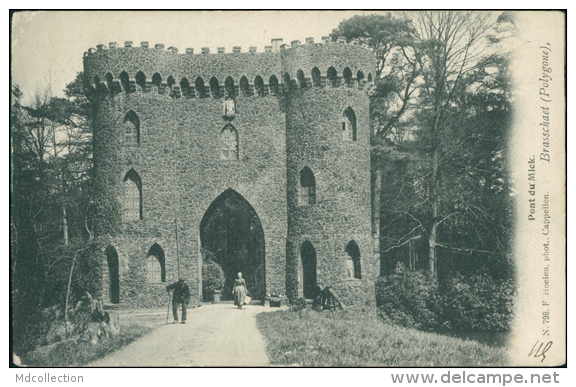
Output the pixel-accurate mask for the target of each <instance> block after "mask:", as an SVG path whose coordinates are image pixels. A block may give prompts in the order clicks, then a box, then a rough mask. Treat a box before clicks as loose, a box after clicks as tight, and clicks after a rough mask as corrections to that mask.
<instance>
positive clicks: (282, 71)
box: [84, 36, 375, 98]
mask: <svg viewBox="0 0 576 387" xmlns="http://www.w3.org/2000/svg"><path fill="white" fill-rule="evenodd" d="M271 43H272V44H271V45H270V46H266V47H265V48H264V52H258V51H257V48H256V47H255V46H251V47H249V49H248V52H242V47H240V46H234V47H233V48H232V51H231V52H226V49H225V47H218V49H217V53H210V49H209V48H208V47H202V48H201V51H200V52H198V53H195V51H194V49H193V48H186V50H185V52H184V53H178V48H176V47H168V48H167V49H165V46H164V44H161V43H158V44H155V45H154V47H153V48H151V47H150V44H149V42H147V41H143V42H140V47H134V45H133V42H131V41H126V42H124V47H122V48H120V47H118V44H117V43H116V42H110V43H109V45H108V46H105V45H103V44H99V45H98V46H97V48H96V49H94V48H91V49H89V50H88V52H86V53H85V54H84V68H85V76H86V84H87V86H88V89H89V90H90V91H91V92H97V93H99V94H100V95H102V96H106V95H109V96H114V95H117V94H119V93H138V92H142V93H157V94H161V95H167V96H170V97H173V98H180V97H186V98H207V97H213V98H219V97H226V96H229V97H236V96H251V95H258V96H266V95H277V94H282V93H288V92H292V91H296V90H306V89H313V88H356V89H359V90H367V89H368V88H369V87H370V85H372V82H373V73H374V72H375V57H374V54H373V52H372V50H370V49H367V46H365V45H360V44H359V43H358V41H355V40H354V41H351V42H349V43H348V42H346V39H345V38H343V37H340V38H338V40H337V41H331V40H330V38H329V37H327V36H325V37H323V38H322V42H321V43H315V42H314V39H313V38H306V40H305V43H304V44H302V43H301V42H300V41H299V40H293V41H292V42H290V45H287V44H283V40H282V39H272V42H271Z"/></svg>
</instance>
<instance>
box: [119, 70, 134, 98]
mask: <svg viewBox="0 0 576 387" xmlns="http://www.w3.org/2000/svg"><path fill="white" fill-rule="evenodd" d="M120 83H121V84H122V88H123V89H124V92H125V93H130V92H131V91H132V90H130V77H129V76H128V73H127V72H126V71H122V72H121V73H120Z"/></svg>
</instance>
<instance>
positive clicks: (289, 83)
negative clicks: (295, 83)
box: [284, 73, 292, 93]
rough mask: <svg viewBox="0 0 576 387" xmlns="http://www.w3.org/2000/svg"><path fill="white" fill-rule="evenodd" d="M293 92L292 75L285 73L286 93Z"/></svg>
mask: <svg viewBox="0 0 576 387" xmlns="http://www.w3.org/2000/svg"><path fill="white" fill-rule="evenodd" d="M291 90H292V80H291V79H290V74H288V73H284V92H285V93H289V92H290V91H291Z"/></svg>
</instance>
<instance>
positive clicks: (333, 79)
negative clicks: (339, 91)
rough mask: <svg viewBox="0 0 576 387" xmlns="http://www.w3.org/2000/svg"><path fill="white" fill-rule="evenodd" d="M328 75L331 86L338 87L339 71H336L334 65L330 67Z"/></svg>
mask: <svg viewBox="0 0 576 387" xmlns="http://www.w3.org/2000/svg"><path fill="white" fill-rule="evenodd" d="M326 75H327V77H328V83H329V84H330V86H332V87H336V86H338V85H337V82H338V73H337V72H336V69H335V68H334V67H330V68H329V69H328V72H327V74H326Z"/></svg>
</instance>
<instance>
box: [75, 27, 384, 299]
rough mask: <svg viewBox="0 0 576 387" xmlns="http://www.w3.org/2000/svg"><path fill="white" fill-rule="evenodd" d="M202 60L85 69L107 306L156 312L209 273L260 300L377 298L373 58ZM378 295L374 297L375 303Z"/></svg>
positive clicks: (120, 53)
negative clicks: (214, 268) (183, 284)
mask: <svg viewBox="0 0 576 387" xmlns="http://www.w3.org/2000/svg"><path fill="white" fill-rule="evenodd" d="M224 51H225V50H224V49H223V48H219V49H218V53H212V54H211V53H210V52H209V50H208V49H207V48H202V51H201V53H199V54H195V53H194V51H193V49H186V52H185V53H182V54H179V53H178V49H176V48H174V47H170V48H168V49H167V50H166V49H164V45H162V44H157V45H156V46H155V47H149V45H148V43H147V42H142V43H141V46H140V47H133V46H132V42H125V44H124V47H118V46H117V44H116V43H110V44H109V46H108V47H106V46H104V45H98V47H97V48H96V49H90V50H89V51H88V52H87V53H85V55H84V74H85V77H86V89H87V94H88V95H89V96H90V98H92V99H93V100H94V101H95V102H96V112H95V119H94V127H93V141H94V168H95V179H94V184H95V185H94V192H95V194H94V201H93V203H94V204H93V205H94V210H95V211H96V226H95V233H96V238H97V240H98V241H99V242H100V243H101V246H102V256H101V260H102V267H103V281H102V289H103V294H102V296H103V298H104V299H105V300H106V301H108V302H111V303H119V302H120V303H122V304H126V305H129V306H139V307H152V306H160V305H162V306H163V305H165V304H166V299H167V298H166V297H167V296H166V292H165V286H166V285H167V284H168V283H170V282H172V281H175V280H177V278H178V277H179V276H181V277H184V278H186V280H187V282H188V283H189V285H190V288H191V292H192V297H191V304H196V303H198V302H199V301H200V300H201V299H202V281H203V274H202V262H203V260H206V259H213V260H214V261H216V262H217V263H218V264H219V265H221V267H222V269H223V272H224V274H225V276H226V279H227V282H226V285H225V288H224V290H223V291H224V292H226V291H227V289H226V287H227V286H229V285H228V281H229V278H230V277H231V276H234V275H235V273H236V271H242V272H244V273H246V275H245V277H246V279H247V283H248V289H249V290H250V291H252V293H254V296H255V297H256V298H261V297H263V296H264V295H265V294H278V295H288V296H289V297H291V298H296V297H306V298H310V297H312V296H313V293H314V291H315V288H316V285H320V286H332V287H333V289H334V290H335V291H336V293H337V294H338V295H339V296H340V297H341V298H342V299H343V300H344V302H345V303H347V304H354V303H359V302H364V301H362V300H363V298H362V297H364V298H365V295H366V294H371V296H370V297H372V298H373V286H374V285H373V280H374V278H375V276H376V275H377V270H376V268H375V262H373V261H372V258H371V257H372V255H371V254H370V250H371V238H370V233H371V231H370V227H371V226H370V225H371V212H370V208H371V207H370V121H369V99H368V95H367V90H368V88H369V86H371V85H372V77H373V74H374V72H375V68H376V60H375V56H374V54H373V53H372V51H370V50H369V49H368V48H367V47H364V46H361V45H358V44H357V43H356V42H352V43H346V41H345V40H342V39H339V40H338V41H337V42H330V41H329V39H328V38H326V39H324V40H323V42H322V43H314V41H313V39H311V38H308V39H306V43H305V44H301V43H300V42H299V41H293V42H292V43H291V45H290V46H288V45H286V44H282V40H281V39H274V40H272V45H271V46H266V47H265V50H264V52H258V51H257V50H256V48H255V47H250V48H249V51H248V52H241V51H242V50H241V48H240V47H234V48H233V52H231V53H225V52H224ZM363 295H364V296H363Z"/></svg>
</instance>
